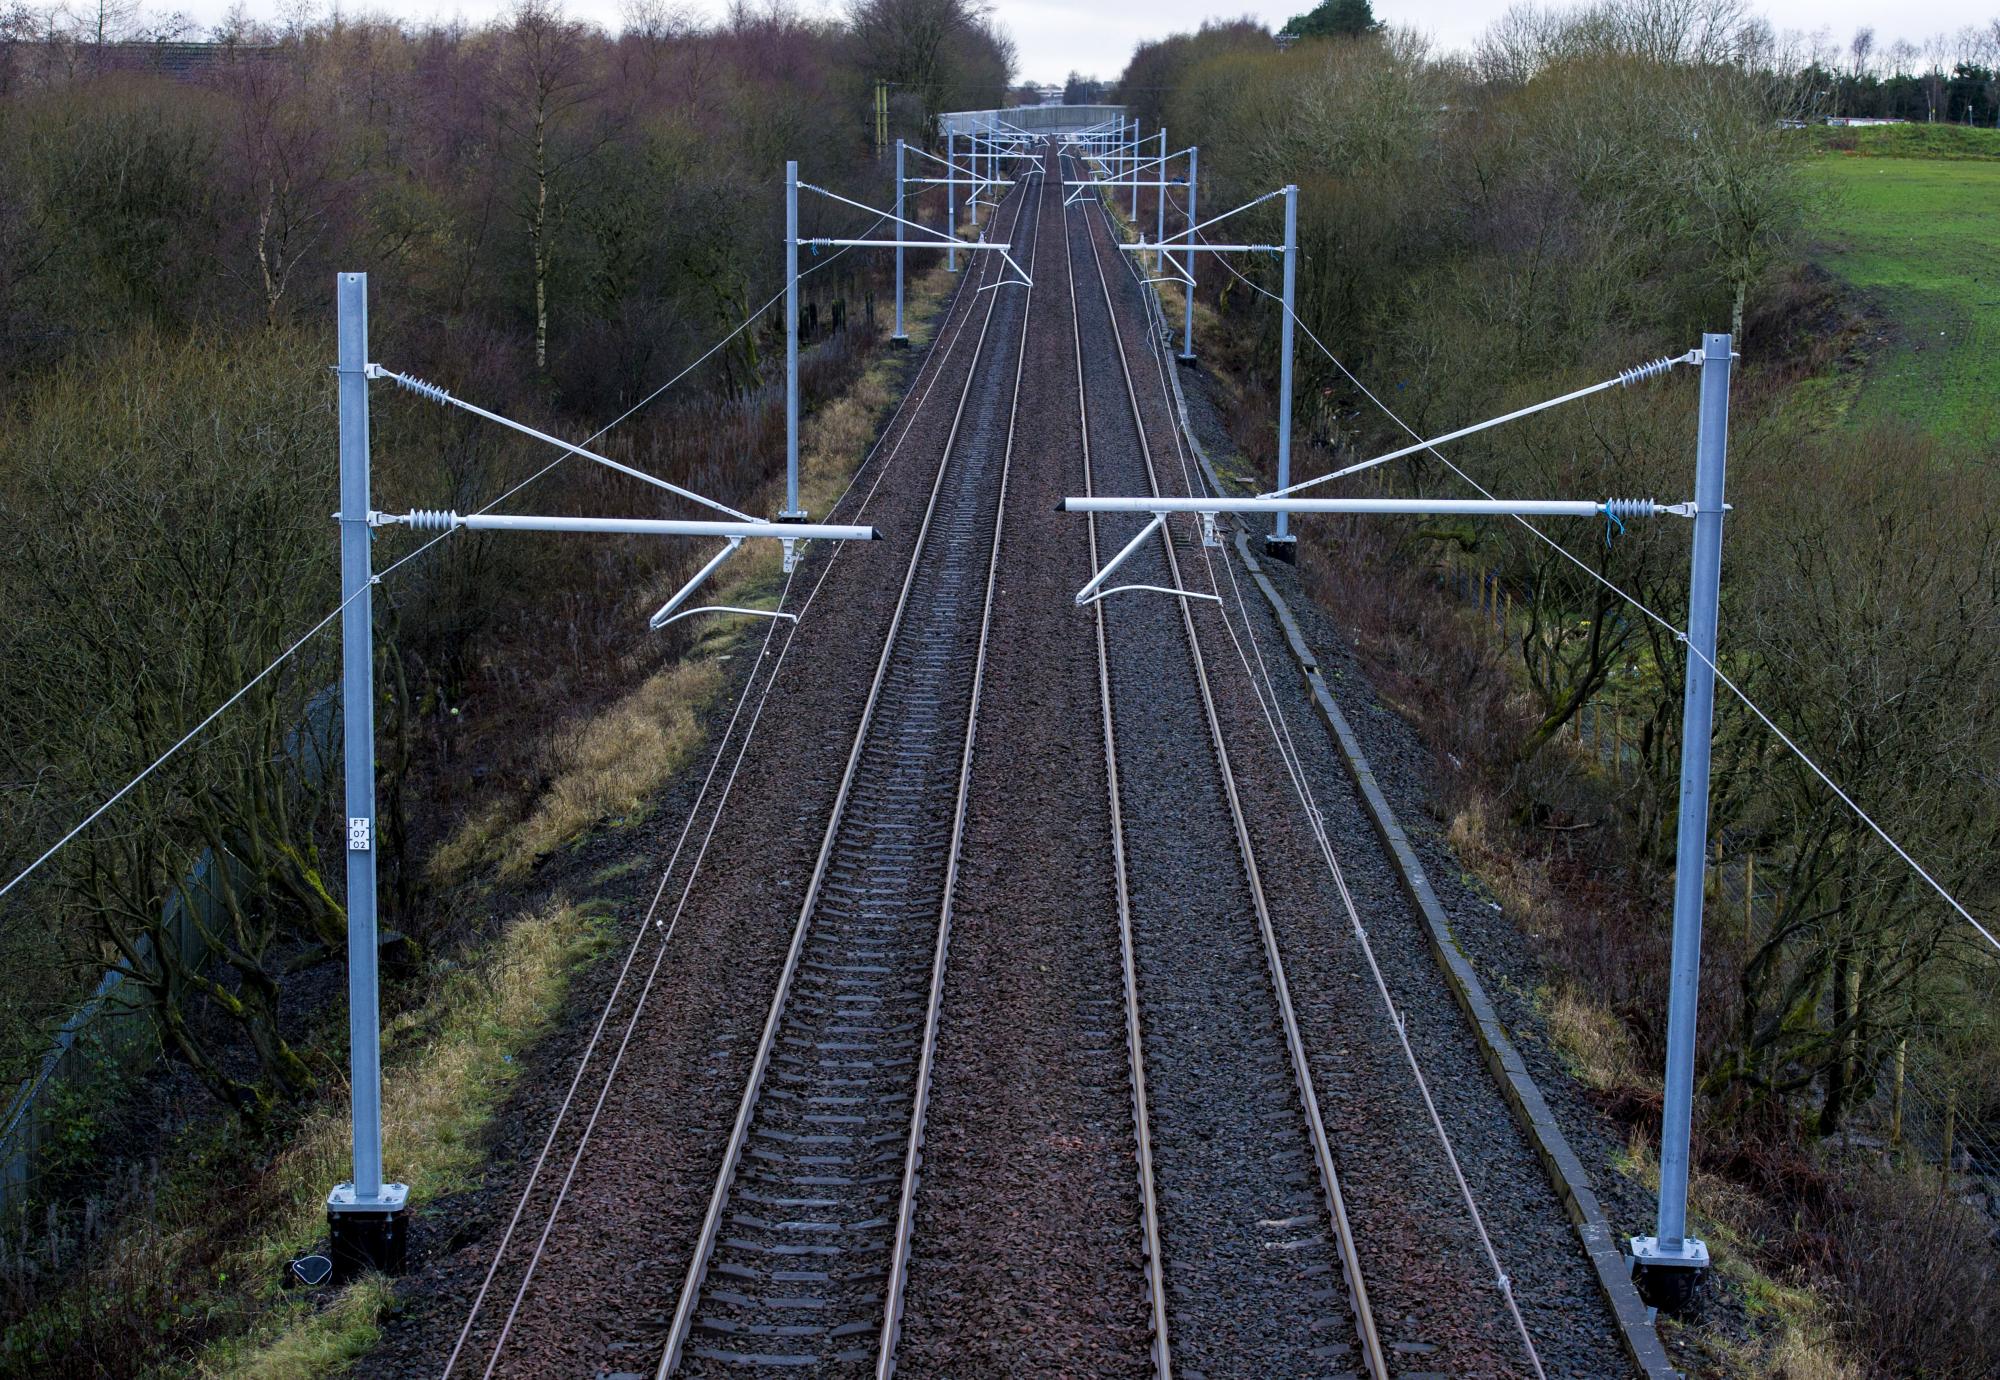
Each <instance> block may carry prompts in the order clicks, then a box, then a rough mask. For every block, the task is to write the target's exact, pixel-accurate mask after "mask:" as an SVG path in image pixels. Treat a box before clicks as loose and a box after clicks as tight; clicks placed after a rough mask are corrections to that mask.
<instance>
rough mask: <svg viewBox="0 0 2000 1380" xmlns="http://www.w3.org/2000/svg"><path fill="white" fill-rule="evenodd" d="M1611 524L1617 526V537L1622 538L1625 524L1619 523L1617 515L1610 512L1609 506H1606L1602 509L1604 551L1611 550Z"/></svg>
mask: <svg viewBox="0 0 2000 1380" xmlns="http://www.w3.org/2000/svg"><path fill="white" fill-rule="evenodd" d="M1613 523H1616V524H1617V526H1618V535H1619V536H1621V537H1622V536H1624V535H1625V524H1624V523H1623V522H1621V521H1619V518H1618V514H1616V513H1614V512H1612V511H1611V507H1610V505H1609V504H1606V505H1605V509H1604V549H1605V550H1606V551H1609V550H1610V549H1611V527H1612V524H1613Z"/></svg>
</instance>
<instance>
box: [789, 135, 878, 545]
mask: <svg viewBox="0 0 2000 1380" xmlns="http://www.w3.org/2000/svg"><path fill="white" fill-rule="evenodd" d="M897 238H898V239H901V238H903V236H902V235H901V234H900V233H899V234H898V236H897ZM778 516H779V517H781V518H802V517H804V516H805V513H804V512H803V511H802V510H801V509H800V507H799V165H798V164H797V163H796V162H788V163H786V164H785V510H784V511H783V512H782V513H780V514H778Z"/></svg>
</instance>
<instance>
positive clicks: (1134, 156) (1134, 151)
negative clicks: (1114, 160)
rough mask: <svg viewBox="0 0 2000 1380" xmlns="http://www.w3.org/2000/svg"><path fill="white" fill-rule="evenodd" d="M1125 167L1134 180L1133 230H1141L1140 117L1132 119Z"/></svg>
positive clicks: (1135, 116)
mask: <svg viewBox="0 0 2000 1380" xmlns="http://www.w3.org/2000/svg"><path fill="white" fill-rule="evenodd" d="M1125 166H1126V167H1127V168H1130V169H1131V172H1130V173H1128V174H1127V176H1129V177H1130V178H1131V179H1132V229H1133V231H1134V232H1137V231H1138V229H1139V117H1138V116H1137V115H1134V116H1133V117H1132V138H1131V140H1130V142H1129V144H1128V145H1127V155H1126V159H1125Z"/></svg>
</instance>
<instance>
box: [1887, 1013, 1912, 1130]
mask: <svg viewBox="0 0 2000 1380" xmlns="http://www.w3.org/2000/svg"><path fill="white" fill-rule="evenodd" d="M1909 1055H1910V1039H1909V1037H1908V1036H1907V1035H1906V1036H1904V1037H1903V1038H1902V1039H1900V1040H1898V1041H1896V1082H1895V1084H1894V1086H1893V1087H1891V1088H1890V1090H1889V1144H1891V1145H1901V1144H1902V1143H1903V1077H1904V1074H1905V1073H1906V1072H1907V1070H1908V1067H1909V1065H1908V1060H1909Z"/></svg>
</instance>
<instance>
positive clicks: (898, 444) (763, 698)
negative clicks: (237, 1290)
mask: <svg viewBox="0 0 2000 1380" xmlns="http://www.w3.org/2000/svg"><path fill="white" fill-rule="evenodd" d="M878 223H879V222H878ZM829 262H831V260H829ZM800 276H801V277H803V276H804V275H803V274H802V275H800ZM966 300H967V302H968V308H967V310H966V311H965V312H964V313H961V314H960V315H959V316H958V318H957V320H956V322H955V324H952V323H949V322H948V324H951V325H952V329H951V334H950V338H949V339H948V340H947V341H946V342H945V344H944V346H943V349H942V350H941V351H939V352H938V353H937V367H936V368H935V369H934V370H932V372H931V375H930V377H929V379H928V380H927V381H926V382H925V384H924V386H923V387H922V389H921V390H914V391H912V392H910V393H907V394H905V395H904V398H903V401H902V402H900V403H899V404H898V405H897V408H896V411H895V412H894V413H892V414H891V416H890V418H889V421H888V423H887V424H886V425H885V426H884V427H883V429H882V433H881V435H880V437H878V438H877V440H876V442H875V444H874V445H873V446H872V447H870V449H869V451H868V454H867V455H865V456H864V457H863V458H862V461H861V463H860V464H859V465H858V466H856V468H855V471H854V474H853V475H852V476H850V477H849V479H848V482H847V484H846V486H845V487H844V488H843V489H842V490H841V493H840V495H839V496H838V497H837V498H835V500H834V502H833V504H832V505H831V507H832V510H833V511H837V510H838V509H839V507H840V505H841V503H843V502H845V501H846V499H847V497H848V495H849V494H851V493H852V492H853V489H854V486H855V484H857V483H858V482H859V481H860V478H861V476H862V475H863V474H864V473H867V471H868V466H869V464H870V463H871V462H872V461H873V460H874V458H875V456H876V455H877V454H878V453H880V451H881V449H882V447H883V446H884V445H887V444H888V443H889V438H890V437H891V436H892V435H894V436H895V437H896V440H895V444H894V445H893V446H891V447H890V449H889V453H888V455H887V456H886V457H885V458H884V460H883V462H882V464H881V466H880V467H878V468H877V469H876V470H875V473H874V475H873V477H872V479H871V481H870V483H869V486H868V490H867V492H866V493H865V494H864V495H863V497H862V499H861V502H860V504H859V506H858V507H857V509H856V510H855V511H856V516H859V515H860V514H861V513H863V512H866V511H867V509H868V506H869V504H871V503H872V502H873V501H874V498H875V494H876V492H877V491H878V490H879V489H880V487H881V484H882V481H883V479H884V478H885V477H886V476H887V474H888V472H889V469H890V467H891V466H892V465H894V463H895V461H896V459H897V458H898V456H900V454H901V453H902V448H903V444H904V442H905V441H907V440H908V438H909V434H910V430H911V429H912V428H913V427H914V426H915V414H916V413H919V412H921V411H922V409H923V405H924V403H925V401H927V400H928V399H929V397H930V394H931V392H932V390H933V389H934V388H935V387H936V385H937V381H938V379H939V378H940V377H941V376H942V375H943V373H944V369H945V366H946V365H947V364H948V363H949V362H950V360H951V358H952V356H953V354H954V353H955V352H956V351H957V349H958V344H959V342H960V340H961V339H962V338H963V336H964V333H965V326H966V322H967V321H968V320H969V319H970V317H971V314H972V313H971V310H970V306H969V304H970V302H971V301H972V300H973V297H972V296H968V297H967V299H966ZM912 399H914V400H915V401H914V403H912ZM906 410H907V411H908V412H909V413H910V415H911V422H910V424H909V425H908V426H905V427H904V428H903V430H902V431H901V432H900V433H897V430H896V423H897V422H898V421H899V420H900V419H901V418H902V417H903V415H904V413H905V411H906ZM844 550H845V547H844V546H839V547H836V548H835V549H834V552H833V554H832V556H830V557H829V558H828V561H827V563H826V565H825V566H824V567H822V568H821V570H820V572H819V575H818V578H817V579H816V580H815V581H814V583H813V586H812V588H811V589H810V590H809V591H808V592H807V595H806V599H805V603H804V604H803V605H802V606H801V607H800V609H799V611H798V615H797V616H796V617H794V619H793V621H792V623H791V624H790V631H789V632H788V633H787V636H786V639H785V642H784V644H783V645H782V646H781V647H780V648H779V651H778V659H777V661H776V662H775V663H774V664H773V665H772V667H771V670H770V673H769V675H768V677H767V678H766V679H765V682H764V689H763V691H762V693H761V694H760V695H759V696H758V700H757V708H756V710H755V711H754V712H753V713H752V715H751V718H750V722H749V725H748V727H747V728H746V729H745V731H744V734H743V737H742V739H741V741H740V743H739V744H738V747H737V752H736V757H735V760H734V762H733V763H732V765H731V767H730V771H729V776H728V777H727V779H726V780H725V781H724V783H723V788H722V795H721V797H720V799H719V800H718V801H717V803H716V805H715V808H714V811H713V813H711V814H710V816H709V821H708V827H707V829H706V831H705V832H704V834H703V837H702V842H701V846H700V848H699V849H698V850H697V852H696V854H695V859H694V862H693V863H692V865H691V866H690V869H689V871H688V875H687V877H686V878H685V880H684V881H683V884H682V887H681V894H680V898H679V900H678V901H677V902H676V904H675V907H674V911H673V915H672V917H671V918H670V920H669V921H668V922H667V923H666V924H665V925H664V926H663V925H662V924H661V922H660V921H659V920H658V919H657V911H658V909H659V906H660V902H661V900H662V898H663V897H664V895H665V892H666V887H667V883H668V881H669V880H670V879H671V877H672V875H673V869H674V867H675V865H676V863H677V862H678V861H679V858H680V854H681V850H682V847H683V845H684V844H685V842H686V840H687V837H688V833H689V831H690V830H691V829H692V827H693V824H694V820H695V818H696V816H697V815H699V814H700V812H701V807H702V804H703V802H704V800H705V799H706V797H707V794H708V791H709V788H710V786H711V784H712V783H713V781H714V777H715V771H716V765H717V764H719V763H720V762H721V760H722V757H723V756H724V753H725V751H726V749H727V746H728V741H729V731H725V733H724V735H723V738H722V740H721V742H720V743H719V744H718V746H717V749H716V756H715V759H714V762H713V763H711V765H710V768H709V772H708V775H707V777H705V778H704V780H703V783H702V787H701V790H700V791H699V792H698V793H697V795H696V797H695V801H694V803H693V805H692V806H691V807H690V809H689V812H688V818H687V821H686V823H684V824H683V826H682V829H681V835H680V839H679V840H678V841H677V842H676V844H675V846H674V851H673V854H672V855H671V856H670V857H669V859H668V862H667V866H666V868H665V869H664V870H663V871H662V873H661V876H660V884H659V887H658V888H657V889H656V890H655V893H654V896H653V901H652V904H651V905H650V906H649V907H648V908H647V912H646V915H645V918H644V919H643V920H642V921H641V922H640V925H639V927H638V931H637V933H636V934H635V935H634V936H633V941H632V947H631V949H630V951H629V952H628V953H627V956H626V959H625V964H624V966H623V967H622V968H621V969H620V971H619V975H618V978H617V980H616V982H615V983H614V985H613V987H612V990H611V993H610V995H609V996H608V997H607V998H606V1000H605V1006H604V1011H603V1013H602V1014H601V1015H600V1016H599V1018H598V1022H597V1025H596V1027H595V1029H594V1030H593V1031H592V1033H591V1037H590V1040H589V1042H588V1044H587V1045H586V1047H585V1049H584V1051H583V1054H582V1055H581V1056H580V1057H579V1059H578V1061H577V1067H576V1073H575V1074H574V1075H573V1076H572V1078H571V1081H570V1087H569V1089H568V1091H567V1092H566V1093H565V1094H564V1097H563V1101H562V1103H561V1105H560V1107H559V1108H558V1109H557V1112H556V1117H555V1120H554V1122H553V1123H552V1124H551V1126H550V1128H549V1134H548V1137H547V1139H546V1140H545V1142H544V1144H543V1146H542V1150H541V1153H540V1155H539V1156H538V1157H537V1159H536V1162H535V1166H534V1169H533V1170H532V1171H531V1172H530V1174H529V1177H528V1182H527V1183H526V1185H525V1186H524V1187H523V1189H522V1191H521V1196H520V1198H519V1200H518V1201H517V1202H516V1204H515V1208H514V1212H513V1215H512V1217H511V1218H510V1219H509V1222H508V1225H507V1228H506V1230H505V1231H504V1232H503V1233H502V1236H501V1240H500V1243H499V1245H498V1246H497V1247H496V1248H495V1250H494V1254H493V1259H492V1261H491V1262H490V1263H489V1264H488V1266H487V1271H486V1276H485V1279H484V1281H483V1282H482V1283H481V1285H480V1288H479V1292H478V1294H477V1296H476V1297H475V1298H474V1300H473V1304H472V1308H471V1310H470V1311H469V1312H468V1313H467V1315H466V1320H465V1323H464V1325H463V1326H462V1327H461V1329H460V1331H459V1336H458V1340H457V1342H456V1343H455V1344H454V1345H453V1347H452V1352H451V1355H450V1357H449V1358H448V1359H447V1361H446V1363H445V1369H444V1372H443V1380H448V1378H449V1376H450V1374H451V1372H452V1369H453V1367H454V1366H455V1365H456V1364H457V1361H458V1357H459V1355H460V1353H461V1352H462V1351H463V1349H464V1347H465V1344H466V1342H467V1340H468V1339H469V1337H470V1336H471V1331H472V1326H473V1324H474V1322H475V1321H476V1320H477V1318H478V1315H479V1312H480V1309H481V1308H482V1307H483V1305H484V1303H485V1299H486V1295H487V1293H488V1291H489V1290H490V1288H491V1286H492V1283H493V1280H494V1278H495V1275H496V1274H497V1272H498V1270H499V1267H500V1262H501V1260H502V1259H503V1258H504V1257H505V1254H506V1251H507V1247H508V1244H509V1243H510V1241H511V1240H512V1237H513V1234H514V1231H515V1228H516V1227H517V1226H518V1225H519V1222H520V1219H521V1216H522V1214H523V1212H524V1211H525V1210H526V1207H527V1203H528V1200H529V1198H530V1197H531V1196H532V1194H533V1192H534V1188H535V1185H536V1182H537V1181H538V1180H539V1179H540V1177H541V1173H542V1171H543V1169H544V1168H545V1167H546V1164H547V1161H548V1158H549V1155H550V1153H551V1151H552V1150H553V1148H554V1145H555V1141H556V1137H557V1135H558V1134H559V1132H560V1131H561V1128H562V1124H563V1122H564V1120H565V1119H566V1118H567V1116H568V1114H569V1108H570V1105H571V1103H572V1101H573V1100H574V1098H575V1094H576V1091H577V1089H578V1088H579V1087H580V1086H581V1083H582V1080H583V1075H584V1073H585V1071H586V1070H587V1069H588V1067H589V1064H590V1060H591V1058H592V1056H593V1055H594V1053H595V1051H596V1047H597V1043H598V1041H599V1039H600V1038H601V1037H602V1034H603V1031H604V1027H605V1024H606V1023H607V1021H608V1020H609V1017H610V1013H611V1010H612V1008H613V1007H614V1006H615V1005H616V1003H617V1000H618V997H619V995H620V993H621V991H622V990H623V985H624V982H625V979H626V976H627V974H628V973H629V972H630V970H631V967H632V963H633V960H634V958H635V957H636V955H637V953H638V948H639V944H640V942H641V941H642V940H643V939H644V938H645V936H646V935H647V933H648V932H649V929H651V930H656V931H659V932H660V938H659V949H658V952H657V953H656V954H655V955H654V959H653V965H652V968H651V969H650V970H649V971H648V974H647V977H646V981H645V984H644V986H643V987H642V988H641V990H640V992H639V995H638V998H637V1000H636V1002H635V1005H634V1008H633V1011H632V1014H631V1016H630V1018H629V1019H628V1021H627V1023H626V1028H625V1032H624V1035H623V1037H622V1038H621V1040H620V1042H619V1046H618V1049H617V1051H616V1053H615V1054H614V1056H613V1059H612V1062H611V1065H610V1067H609V1068H608V1069H607V1070H606V1072H605V1076H604V1082H603V1085H602V1086H601V1088H600V1089H599V1092H598V1096H597V1099H596V1102H595V1104H594V1105H593V1107H592V1109H591V1114H590V1117H589V1120H588V1122H587V1123H586V1125H585V1126H584V1129H583V1131H582V1132H581V1133H580V1135H579V1138H578V1142H577V1145H576V1147H575V1148H574V1150H573V1151H572V1153H571V1156H570V1163H569V1167H568V1169H567V1171H566V1172H565V1174H564V1177H563V1183H562V1185H561V1187H560V1188H559V1189H558V1191H557V1194H556V1198H555V1201H554V1202H553V1203H552V1204H551V1205H550V1208H549V1214H548V1217H547V1218H546V1219H545V1221H544V1222H543V1226H542V1231H541V1234H540V1236H539V1238H538V1239H537V1241H536V1244H535V1248H534V1251H533V1253H532V1254H531V1256H530V1258H529V1261H528V1264H527V1266H526V1267H525V1269H524V1270H523V1273H522V1278H521V1281H520V1283H519V1285H518V1286H517V1287H516V1290H515V1293H514V1298H513V1301H512V1303H511V1304H510V1306H509V1308H508V1313H507V1318H506V1321H505V1322H504V1323H503V1324H502V1327H501V1331H500V1335H499V1337H498V1338H497V1339H496V1340H495V1343H494V1347H493V1351H492V1353H491V1355H490V1356H489V1357H488V1358H487V1364H486V1368H485V1371H484V1374H485V1375H487V1376H490V1375H491V1374H492V1372H493V1368H494V1366H495V1365H496V1364H497V1363H498V1361H499V1357H500V1353H501V1351H502V1350H503V1349H504V1347H505V1346H506V1342H507V1339H508V1337H509V1336H510V1335H511V1333H512V1330H513V1326H514V1323H515V1320H516V1319H517V1317H518V1315H519V1312H520V1308H521V1305H522V1302H523V1301H524V1300H525V1298H526V1296H527V1290H528V1287H529V1285H530V1284H531V1283H532V1281H533V1279H534V1275H535V1272H536V1270H537V1268H538V1267H539V1265H540V1262H541V1259H542V1256H543V1253H544V1251H545V1249H546V1246H547V1243H548V1240H549V1237H550V1235H551V1233H552V1232H553V1230H554V1228H555V1223H556V1219H557V1218H558V1216H559V1215H560V1214H561V1211H562V1208H563V1205H564V1203H565V1202H566V1201H567V1198H568V1195H569V1189H570V1186H571V1184H572V1183H573V1181H574V1179H575V1175H576V1172H577V1169H578V1167H579V1165H580V1164H581V1162H582V1158H583V1154H584V1151H585V1150H586V1149H587V1147H588V1146H589V1143H590V1139H591V1136H592V1135H593V1133H594V1132H595V1129H596V1125H597V1121H598V1118H599V1116H600V1114H601V1113H602V1111H603V1108H604V1104H605V1101H606V1099H607V1097H608V1096H609V1093H610V1090H611V1086H612V1084H613V1083H614V1082H615V1081H616V1078H617V1074H618V1070H619V1068H620V1066H621V1065H622V1063H623V1060H624V1056H625V1051H626V1049H627V1047H628V1046H629V1044H630V1042H631V1038H632V1034H633V1032H634V1030H635V1029H636V1027H637V1023H638V1020H639V1017H640V1015H641V1014H643V1012H644V1009H645V1004H646V1001H647V999H648V997H649V996H650V994H651V992H652V988H653V985H654V983H655V981H656V980H657V978H658V976H659V972H660V967H661V964H662V963H663V962H664V960H665V957H666V950H667V946H668V945H669V944H670V943H671V942H672V940H673V937H674V935H675V933H676V932H677V931H678V929H679V925H680V919H681V915H682V913H683V912H684V911H685V909H686V907H687V904H688V901H689V899H690V897H691V896H692V894H693V889H694V883H695V880H696V878H697V877H698V876H699V875H700V872H701V867H702V863H703V862H704V861H705V859H706V857H707V854H708V847H709V843H710V841H711V840H712V839H713V838H714V835H715V830H716V827H717V826H718V824H719V823H720V822H721V819H722V813H723V810H724V809H725V808H726V807H727V805H728V801H729V796H730V793H731V791H732V790H733V788H734V785H735V781H736V775H737V772H738V771H739V770H740V768H741V766H742V763H743V759H744V756H745V754H747V753H748V751H749V748H750V744H751V742H752V741H753V740H754V738H755V736H756V732H757V727H758V725H759V723H760V722H761V720H762V717H763V711H764V705H765V703H766V702H767V701H768V699H769V697H770V693H771V689H772V687H773V686H774V685H775V684H776V682H777V677H778V674H779V672H780V671H782V670H783V667H784V661H785V658H786V657H787V656H789V654H790V652H791V648H792V646H793V643H794V640H795V637H796V630H797V628H798V626H799V624H800V623H801V622H802V621H803V620H804V616H805V614H806V613H807V612H809V611H810V609H811V607H812V604H813V601H814V600H815V599H816V598H817V597H818V594H819V591H820V589H821V588H822V587H823V586H824V585H825V582H826V580H827V578H828V577H829V576H830V575H831V574H832V571H833V567H834V564H835V563H836V562H837V561H838V560H839V558H840V556H841V554H842V552H843V551H844ZM791 586H792V578H791V577H789V576H788V577H787V579H786V582H785V587H784V590H783V591H781V593H780V596H779V607H780V608H783V606H784V600H785V598H786V597H787V595H788V594H789V592H790V589H791ZM778 626H779V625H778V624H776V623H775V622H774V623H773V625H772V628H771V630H770V633H768V634H767V635H766V638H765V643H764V647H765V651H764V654H763V658H768V656H769V648H770V644H771V640H772V637H773V636H775V634H776V632H777V629H778ZM763 658H760V661H761V660H762V659H763ZM755 681H756V677H755V675H754V674H753V675H752V676H750V677H746V678H745V681H744V689H743V691H742V692H741V694H740V695H739V698H738V700H737V708H736V710H735V711H734V712H732V714H731V716H730V725H731V730H733V726H734V724H735V722H736V719H737V716H738V715H739V714H740V713H741V709H742V705H743V702H744V698H745V697H747V696H748V694H749V691H750V687H751V686H752V685H754V684H755Z"/></svg>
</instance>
